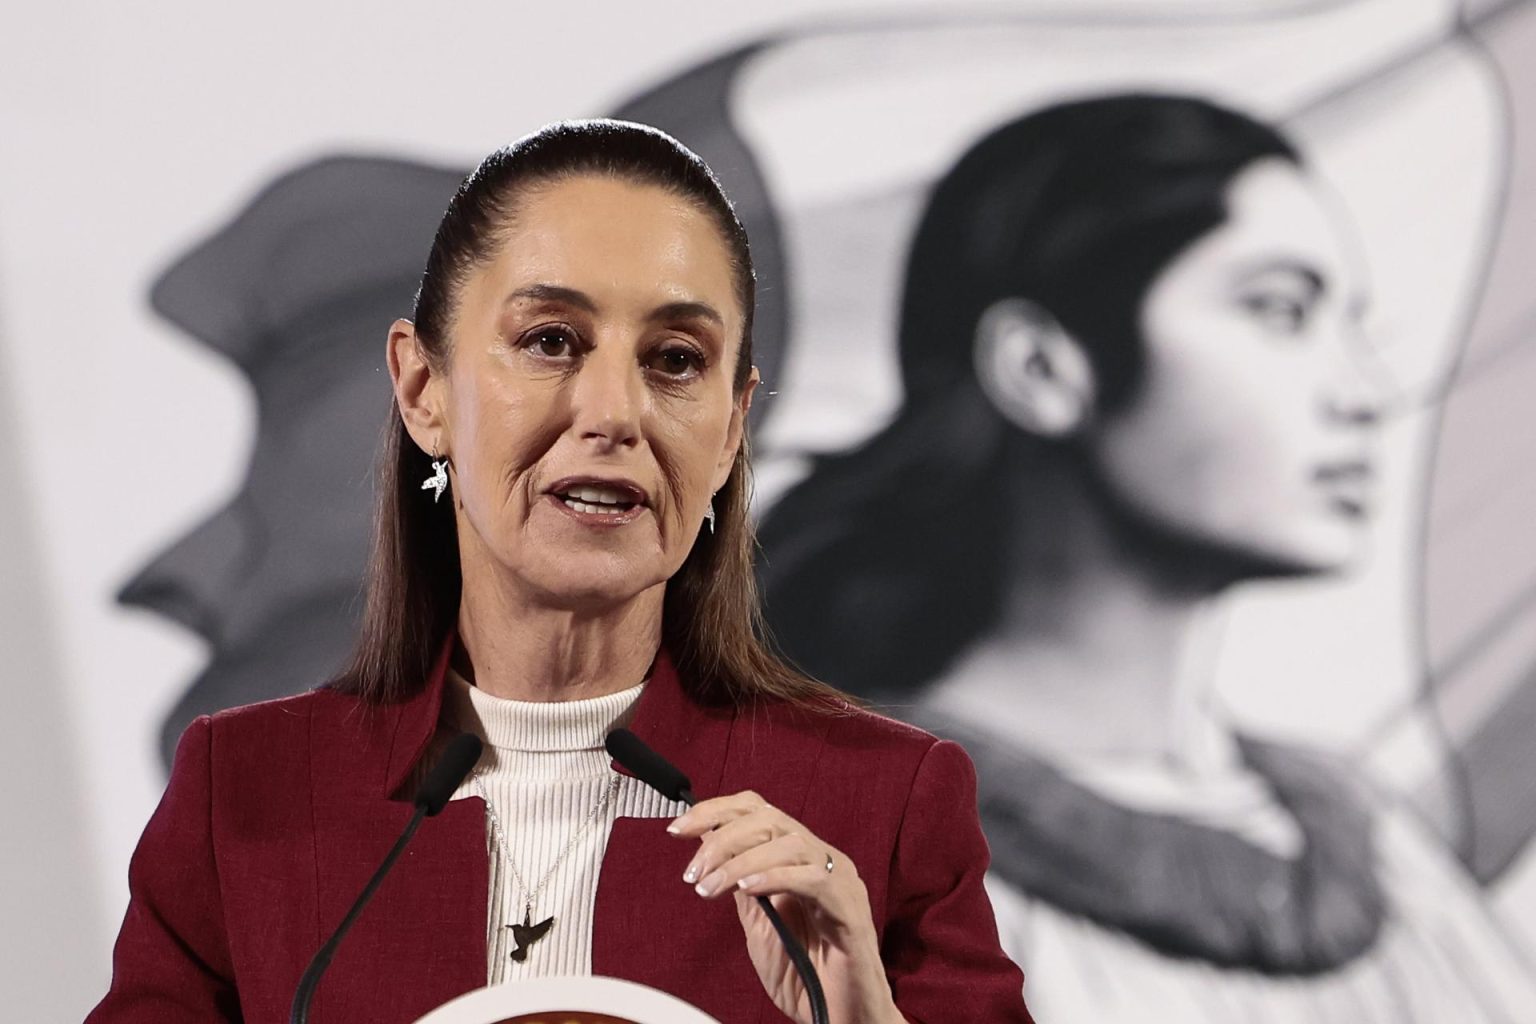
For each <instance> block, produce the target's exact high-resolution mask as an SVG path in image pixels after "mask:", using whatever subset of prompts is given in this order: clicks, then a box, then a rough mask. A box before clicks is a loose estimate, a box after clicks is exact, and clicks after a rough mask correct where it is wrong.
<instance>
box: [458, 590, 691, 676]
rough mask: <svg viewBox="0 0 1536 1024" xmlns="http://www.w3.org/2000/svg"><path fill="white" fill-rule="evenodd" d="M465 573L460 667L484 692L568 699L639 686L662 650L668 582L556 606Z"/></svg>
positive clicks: (461, 605) (460, 616)
mask: <svg viewBox="0 0 1536 1024" xmlns="http://www.w3.org/2000/svg"><path fill="white" fill-rule="evenodd" d="M487 575H488V574H474V573H466V574H465V577H464V589H463V596H462V597H461V599H460V603H459V650H458V651H456V652H455V654H454V658H455V660H454V667H455V668H456V669H457V670H458V671H459V672H460V673H461V674H462V675H464V677H465V678H466V679H468V680H469V681H470V682H472V683H473V684H474V685H475V686H476V687H477V688H479V689H480V690H481V691H483V692H485V693H489V694H492V695H494V696H497V697H506V698H510V699H513V700H536V701H565V700H579V699H581V698H585V697H601V696H604V695H605V694H610V693H617V692H618V691H620V690H627V689H629V688H630V687H632V686H634V685H635V684H636V683H639V682H641V681H642V680H643V679H644V678H645V675H646V672H647V671H648V670H649V669H650V667H651V663H652V662H653V661H654V660H655V659H656V651H657V649H658V648H659V647H660V646H661V610H662V598H663V596H664V595H665V592H666V586H665V584H659V585H657V586H654V587H652V588H650V589H649V590H645V591H642V592H641V593H640V594H638V595H636V596H635V597H633V598H631V599H630V600H628V601H625V602H622V603H619V604H616V605H611V606H601V607H593V608H583V609H579V610H572V609H568V608H556V607H551V606H549V605H548V604H546V603H542V602H540V601H538V600H537V599H536V598H534V597H533V596H532V595H530V594H528V593H527V591H526V590H525V589H523V588H520V587H518V586H516V585H515V584H513V583H511V582H508V581H498V580H493V579H488V578H486V576H487Z"/></svg>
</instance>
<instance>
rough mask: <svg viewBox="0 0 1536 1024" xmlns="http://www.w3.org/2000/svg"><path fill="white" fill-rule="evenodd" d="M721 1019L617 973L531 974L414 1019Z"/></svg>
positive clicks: (563, 1022)
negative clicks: (603, 975) (611, 975)
mask: <svg viewBox="0 0 1536 1024" xmlns="http://www.w3.org/2000/svg"><path fill="white" fill-rule="evenodd" d="M577 1014H582V1015H592V1016H593V1019H592V1020H591V1021H590V1024H720V1022H719V1021H717V1020H715V1018H713V1017H711V1016H710V1015H709V1014H707V1013H705V1012H704V1011H702V1010H700V1009H698V1008H697V1007H694V1006H690V1005H689V1004H688V1003H685V1002H683V1001H682V1000H681V999H679V998H677V997H676V996H673V995H668V994H667V993H666V992H662V991H660V990H659V989H654V988H650V987H649V986H646V985H641V984H638V983H636V982H633V981H621V980H619V979H618V978H598V977H581V978H530V979H527V980H525V981H516V982H511V983H509V984H506V985H492V986H490V987H489V988H480V989H476V990H475V991H473V992H466V993H464V994H463V995H462V996H459V997H458V998H457V999H452V1000H450V1001H448V1002H446V1003H444V1004H443V1005H442V1006H439V1007H438V1008H437V1009H435V1010H433V1011H432V1012H431V1013H429V1014H427V1015H426V1016H425V1017H422V1018H420V1019H419V1020H418V1021H417V1022H416V1024H502V1022H504V1021H509V1020H517V1021H519V1022H521V1021H522V1019H523V1018H524V1017H526V1018H527V1024H535V1022H538V1024H589V1021H588V1020H586V1019H583V1018H582V1017H577V1016H576V1015H577Z"/></svg>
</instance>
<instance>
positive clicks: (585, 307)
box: [503, 284, 725, 327]
mask: <svg viewBox="0 0 1536 1024" xmlns="http://www.w3.org/2000/svg"><path fill="white" fill-rule="evenodd" d="M523 299H529V300H532V301H534V302H559V303H562V304H564V305H567V306H574V307H575V308H577V309H579V310H581V311H583V312H585V313H596V312H597V303H596V302H595V301H593V299H592V297H591V296H590V295H588V294H587V293H586V292H584V291H581V290H579V289H576V288H568V287H566V286H565V285H559V284H530V285H525V286H524V287H522V288H518V289H516V290H515V291H512V292H510V293H508V295H507V297H506V300H505V301H504V302H503V305H511V304H512V303H514V302H517V301H519V300H523ZM646 319H647V320H649V321H652V322H656V321H661V320H709V321H712V322H714V323H715V324H718V325H719V326H721V327H724V326H725V318H724V317H723V316H721V315H720V311H719V310H717V309H715V307H714V306H711V305H710V304H709V303H707V302H697V301H682V302H668V303H664V304H662V305H660V306H657V307H656V308H655V309H652V310H651V311H650V312H649V313H648V314H646Z"/></svg>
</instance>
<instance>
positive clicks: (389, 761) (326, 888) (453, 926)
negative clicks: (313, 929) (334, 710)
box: [311, 637, 490, 1022]
mask: <svg viewBox="0 0 1536 1024" xmlns="http://www.w3.org/2000/svg"><path fill="white" fill-rule="evenodd" d="M451 650H452V637H450V638H449V640H448V642H447V643H446V644H445V645H444V648H443V652H442V654H441V655H440V656H439V657H438V659H437V662H436V664H435V665H434V666H433V670H432V673H431V675H430V676H429V678H428V681H427V685H426V687H425V688H424V689H423V691H422V692H421V693H419V694H418V695H417V696H415V697H413V698H412V699H411V700H409V701H406V702H405V703H403V704H399V705H394V706H392V707H388V708H383V709H376V710H373V711H370V712H368V713H369V714H371V715H372V716H374V717H373V718H372V719H371V720H370V721H369V722H368V723H367V724H366V725H365V727H364V734H365V737H364V739H363V740H362V742H360V743H359V744H357V745H356V746H352V747H349V748H348V749H336V747H335V745H332V747H331V748H324V749H321V748H317V749H314V750H312V751H311V763H312V764H313V765H314V766H315V794H314V814H315V870H316V875H317V903H318V908H319V914H318V921H317V925H318V928H319V931H320V933H321V934H320V935H319V936H318V938H317V940H316V941H317V943H318V942H319V941H322V940H323V939H325V938H327V937H329V935H330V934H331V932H332V931H333V930H334V929H335V928H336V926H337V925H338V924H339V923H340V922H341V919H342V917H343V916H344V915H345V914H346V912H347V910H348V909H349V908H350V907H351V905H352V901H353V900H355V899H356V898H357V896H358V894H359V893H361V892H362V890H363V887H364V886H365V885H367V884H368V879H369V878H370V877H372V875H373V872H374V871H375V870H376V869H377V868H378V866H379V864H380V863H382V862H383V860H384V857H385V856H386V855H387V854H388V853H389V850H390V848H391V847H392V846H393V845H394V843H395V840H396V839H398V838H399V836H400V833H401V831H402V830H403V829H404V828H405V825H406V823H407V822H408V821H409V820H410V818H411V814H412V813H413V811H414V808H413V806H412V803H411V799H412V796H413V794H411V793H406V792H401V790H402V789H403V788H404V787H405V785H406V782H407V780H408V779H409V778H410V776H411V772H412V771H413V769H414V768H415V767H416V764H417V762H418V761H419V760H420V758H421V756H422V754H423V753H424V751H425V750H426V749H427V747H428V745H429V742H430V740H431V738H432V735H433V732H434V731H435V729H436V726H437V720H438V713H439V710H440V709H441V706H442V689H443V679H444V675H445V673H446V668H447V662H448V654H449V652H450V651H451ZM343 734H344V733H343ZM486 858H487V853H486V837H485V804H484V803H483V802H482V801H481V800H480V799H478V798H468V799H463V800H454V801H450V802H449V803H448V805H447V806H446V807H444V808H443V810H442V812H441V813H439V814H438V815H437V816H435V817H432V818H427V819H425V820H424V821H423V822H422V823H421V825H420V827H419V828H418V829H417V831H416V834H415V836H414V837H413V838H412V839H411V842H410V844H409V845H408V846H407V847H406V848H405V851H404V852H403V853H402V854H401V856H400V859H399V860H398V861H396V863H395V865H394V867H393V869H391V871H390V873H389V875H388V876H387V877H386V878H385V879H384V881H383V882H382V883H381V885H380V887H379V889H378V891H377V892H376V893H375V894H374V896H373V899H372V901H370V902H369V904H368V906H367V907H365V908H364V909H363V911H362V913H361V914H360V915H359V917H358V919H357V921H356V923H354V925H353V926H352V930H351V931H350V932H348V934H347V937H346V939H344V940H343V942H342V944H341V946H340V948H339V949H338V950H337V952H336V955H335V958H334V959H333V961H332V963H331V967H330V969H329V970H328V971H327V972H326V975H325V978H324V980H323V981H322V982H321V984H320V987H319V989H318V991H317V992H316V994H315V1002H314V1004H313V1005H314V1012H313V1019H315V1020H364V1019H366V1020H370V1021H374V1020H377V1021H381V1022H382V1021H402V1022H404V1021H413V1020H415V1019H416V1018H418V1017H420V1016H422V1015H423V1014H425V1013H426V1012H428V1011H429V1010H431V1009H433V1008H434V1007H436V1006H438V1005H440V1004H442V1003H444V1002H447V1001H448V1000H449V999H452V998H453V997H455V996H458V995H461V994H462V993H464V992H468V991H471V990H472V989H476V988H480V987H481V986H483V985H484V984H485V973H486V972H485V930H486V898H487V896H486V894H487V889H488V886H489V884H490V883H489V878H488V866H487V859H486Z"/></svg>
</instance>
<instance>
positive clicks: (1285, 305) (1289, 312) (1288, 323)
mask: <svg viewBox="0 0 1536 1024" xmlns="http://www.w3.org/2000/svg"><path fill="white" fill-rule="evenodd" d="M1243 306H1244V307H1245V308H1246V309H1247V310H1248V312H1249V313H1250V314H1252V315H1253V317H1254V318H1255V319H1256V320H1258V321H1259V322H1260V323H1261V324H1263V325H1264V326H1265V327H1266V328H1268V329H1269V330H1271V331H1276V332H1278V333H1281V334H1300V333H1301V331H1302V329H1303V328H1305V327H1306V325H1307V317H1308V315H1309V314H1310V313H1311V304H1310V303H1306V302H1301V301H1299V300H1297V299H1294V298H1291V297H1289V296H1285V295H1249V296H1246V297H1244V299H1243Z"/></svg>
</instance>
